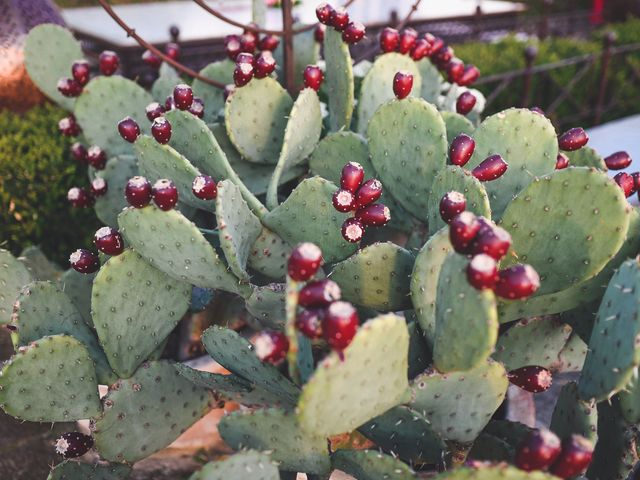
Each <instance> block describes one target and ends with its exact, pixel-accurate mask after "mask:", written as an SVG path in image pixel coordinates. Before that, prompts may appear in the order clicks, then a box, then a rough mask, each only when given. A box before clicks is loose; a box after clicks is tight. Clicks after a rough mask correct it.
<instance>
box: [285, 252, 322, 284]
mask: <svg viewBox="0 0 640 480" xmlns="http://www.w3.org/2000/svg"><path fill="white" fill-rule="evenodd" d="M322 262H323V260H322V250H320V248H319V247H318V246H317V245H315V244H313V243H310V242H305V243H300V244H298V245H297V246H296V247H295V248H294V249H293V251H292V252H291V255H289V261H288V263H287V273H288V275H289V277H291V279H293V280H295V281H297V282H305V281H307V280H309V279H310V278H311V277H313V276H314V275H315V274H316V272H317V271H318V269H319V268H320V265H322Z"/></svg>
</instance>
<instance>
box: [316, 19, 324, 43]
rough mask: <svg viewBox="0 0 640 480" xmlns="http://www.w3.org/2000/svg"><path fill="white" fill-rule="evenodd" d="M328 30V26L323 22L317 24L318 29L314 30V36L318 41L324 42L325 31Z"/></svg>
mask: <svg viewBox="0 0 640 480" xmlns="http://www.w3.org/2000/svg"><path fill="white" fill-rule="evenodd" d="M326 30H327V27H326V26H325V25H323V24H321V23H319V24H318V25H317V26H316V29H315V30H314V31H313V38H314V39H315V41H316V42H318V43H322V42H324V32H325V31H326Z"/></svg>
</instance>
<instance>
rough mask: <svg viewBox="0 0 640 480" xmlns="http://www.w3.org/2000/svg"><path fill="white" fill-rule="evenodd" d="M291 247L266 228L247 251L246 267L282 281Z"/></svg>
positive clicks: (263, 228)
mask: <svg viewBox="0 0 640 480" xmlns="http://www.w3.org/2000/svg"><path fill="white" fill-rule="evenodd" d="M291 250H292V249H291V246H289V244H288V243H287V242H285V241H284V240H283V239H282V238H280V237H279V236H278V235H276V234H275V233H273V232H272V231H271V230H269V229H268V228H266V227H262V232H261V233H260V235H259V236H258V238H257V239H256V241H255V242H253V245H252V246H251V250H250V251H249V259H248V261H247V263H248V265H249V266H250V267H251V268H252V269H253V270H255V271H257V272H260V273H261V274H263V275H266V276H267V277H269V278H272V279H274V280H284V277H285V275H286V274H287V259H288V258H289V254H290V253H291Z"/></svg>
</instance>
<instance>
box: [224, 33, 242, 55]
mask: <svg viewBox="0 0 640 480" xmlns="http://www.w3.org/2000/svg"><path fill="white" fill-rule="evenodd" d="M224 47H225V49H226V51H227V56H228V57H229V58H230V59H231V60H233V61H235V60H236V57H237V56H238V54H239V53H240V52H241V51H242V46H241V45H240V37H239V36H238V35H227V36H226V37H225V39H224Z"/></svg>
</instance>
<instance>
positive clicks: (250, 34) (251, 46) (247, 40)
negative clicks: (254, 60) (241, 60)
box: [240, 23, 258, 53]
mask: <svg viewBox="0 0 640 480" xmlns="http://www.w3.org/2000/svg"><path fill="white" fill-rule="evenodd" d="M249 27H254V28H256V27H257V25H256V24H255V23H250V24H249ZM240 48H241V49H242V51H243V52H249V53H253V52H255V51H256V48H258V33H257V32H256V31H255V30H253V29H252V28H246V29H245V30H244V31H243V32H242V35H240Z"/></svg>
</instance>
